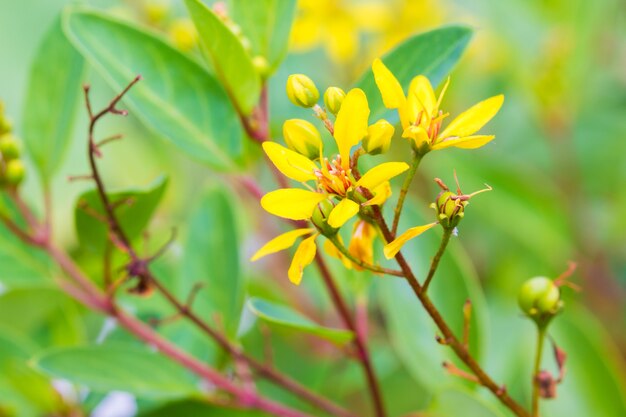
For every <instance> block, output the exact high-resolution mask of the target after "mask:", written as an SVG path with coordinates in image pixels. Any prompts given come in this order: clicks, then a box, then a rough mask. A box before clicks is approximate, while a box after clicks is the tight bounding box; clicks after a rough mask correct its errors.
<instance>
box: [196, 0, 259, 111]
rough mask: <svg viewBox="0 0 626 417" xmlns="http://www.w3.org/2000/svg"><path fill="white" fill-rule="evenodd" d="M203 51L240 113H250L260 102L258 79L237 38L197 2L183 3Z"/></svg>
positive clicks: (217, 18)
mask: <svg viewBox="0 0 626 417" xmlns="http://www.w3.org/2000/svg"><path fill="white" fill-rule="evenodd" d="M185 5H186V6H187V10H189V14H190V15H191V19H192V20H193V22H194V24H195V26H196V28H197V29H198V33H199V34H200V40H201V42H202V46H203V48H202V51H203V52H204V55H205V57H206V58H207V60H208V61H209V62H210V63H211V64H212V65H213V68H214V69H215V73H216V75H217V78H219V79H220V80H221V81H222V84H223V85H224V87H225V88H226V90H228V91H229V92H230V95H231V97H232V98H233V100H235V103H236V105H237V107H238V108H240V109H241V112H242V113H243V114H249V113H250V112H251V111H252V109H253V108H254V106H256V104H257V103H258V101H259V97H260V95H261V79H260V77H259V75H258V74H257V71H256V69H255V68H254V66H253V65H252V59H251V58H250V55H248V53H247V52H246V50H245V49H244V47H243V44H242V43H241V41H240V40H239V38H238V37H237V36H236V35H235V34H234V33H233V32H232V31H231V30H230V29H229V28H228V27H227V26H226V24H224V22H223V21H222V20H221V19H220V18H219V17H218V16H217V15H216V14H215V13H214V12H213V10H211V9H210V8H209V7H208V6H206V5H205V4H204V3H202V1H200V0H185Z"/></svg>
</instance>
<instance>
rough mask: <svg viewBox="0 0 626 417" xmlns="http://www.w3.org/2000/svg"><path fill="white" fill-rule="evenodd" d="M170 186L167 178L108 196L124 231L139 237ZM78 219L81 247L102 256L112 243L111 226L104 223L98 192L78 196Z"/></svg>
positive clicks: (130, 235)
mask: <svg viewBox="0 0 626 417" xmlns="http://www.w3.org/2000/svg"><path fill="white" fill-rule="evenodd" d="M166 186H167V179H166V178H165V177H159V178H157V179H156V180H155V181H154V182H153V183H152V184H150V185H148V186H147V187H145V188H133V189H127V190H120V191H113V192H110V193H108V197H109V199H110V201H111V203H112V204H114V205H115V206H116V207H115V213H116V215H117V218H118V220H119V222H120V224H121V226H122V229H123V230H124V232H125V233H126V235H127V237H128V238H129V239H131V240H132V239H134V238H136V237H138V236H139V235H140V234H141V232H142V231H143V230H144V228H145V227H146V226H147V224H148V222H149V221H150V218H151V217H152V214H153V213H154V211H155V210H156V207H157V205H158V204H159V202H160V201H161V198H162V197H163V193H164V192H165V188H166ZM74 216H75V222H76V231H77V233H78V239H79V241H80V243H81V245H82V246H83V247H84V248H86V249H88V250H91V251H94V252H96V253H101V252H102V250H103V249H104V245H105V243H106V242H107V241H108V227H107V225H106V224H105V223H104V222H103V219H104V218H105V212H104V208H103V206H102V203H101V202H100V198H99V195H98V192H97V191H96V190H95V189H92V190H88V191H85V192H84V193H83V194H82V195H81V196H80V197H78V200H77V202H76V209H75V212H74Z"/></svg>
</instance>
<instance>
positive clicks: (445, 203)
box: [433, 191, 467, 228]
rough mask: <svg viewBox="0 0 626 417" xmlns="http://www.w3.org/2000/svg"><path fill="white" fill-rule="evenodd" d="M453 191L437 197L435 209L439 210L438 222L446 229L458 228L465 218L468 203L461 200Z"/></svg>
mask: <svg viewBox="0 0 626 417" xmlns="http://www.w3.org/2000/svg"><path fill="white" fill-rule="evenodd" d="M459 197H461V196H458V195H456V194H454V193H452V192H451V191H442V192H441V193H439V195H438V196H437V200H436V202H435V204H434V205H433V207H434V208H435V210H437V221H439V223H440V224H441V225H442V226H443V227H446V228H451V227H456V226H457V225H458V224H459V222H460V221H461V219H462V218H463V216H465V206H466V205H467V201H463V200H461V199H460V198H459Z"/></svg>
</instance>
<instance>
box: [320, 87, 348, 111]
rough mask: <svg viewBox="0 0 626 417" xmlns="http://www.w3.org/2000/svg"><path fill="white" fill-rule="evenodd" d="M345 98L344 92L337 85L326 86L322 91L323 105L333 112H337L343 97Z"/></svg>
mask: <svg viewBox="0 0 626 417" xmlns="http://www.w3.org/2000/svg"><path fill="white" fill-rule="evenodd" d="M344 98H346V92H345V91H343V90H342V89H341V88H339V87H328V88H327V89H326V92H324V106H325V107H326V110H328V111H329V112H331V113H332V114H334V115H335V116H336V115H337V113H339V109H340V108H341V104H342V103H343V99H344Z"/></svg>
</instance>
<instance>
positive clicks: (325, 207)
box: [311, 200, 339, 237]
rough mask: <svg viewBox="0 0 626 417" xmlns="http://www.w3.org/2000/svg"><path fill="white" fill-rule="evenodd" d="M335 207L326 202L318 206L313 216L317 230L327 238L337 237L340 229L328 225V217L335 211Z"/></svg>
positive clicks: (331, 203) (312, 220) (330, 202)
mask: <svg viewBox="0 0 626 417" xmlns="http://www.w3.org/2000/svg"><path fill="white" fill-rule="evenodd" d="M334 208H335V205H334V204H333V202H332V201H330V200H324V201H322V202H321V203H319V204H318V205H317V207H316V208H315V210H314V211H313V216H311V222H312V223H313V224H314V225H315V227H317V230H319V231H320V233H321V234H322V235H324V236H326V237H331V236H335V235H336V234H337V231H338V230H339V229H336V228H334V227H331V226H330V225H329V224H328V221H327V220H328V216H330V212H331V211H333V209H334Z"/></svg>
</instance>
